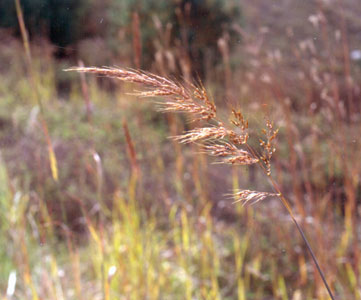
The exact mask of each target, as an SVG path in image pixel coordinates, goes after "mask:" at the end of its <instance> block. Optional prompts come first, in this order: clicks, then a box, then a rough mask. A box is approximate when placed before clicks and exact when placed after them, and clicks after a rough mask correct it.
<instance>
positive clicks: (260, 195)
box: [232, 190, 278, 205]
mask: <svg viewBox="0 0 361 300" xmlns="http://www.w3.org/2000/svg"><path fill="white" fill-rule="evenodd" d="M232 196H234V197H235V199H236V200H235V201H234V202H233V203H237V202H242V205H246V204H251V205H252V204H255V203H257V202H259V201H262V200H264V199H266V198H267V197H274V196H278V195H277V194H272V193H266V192H257V191H250V190H240V191H237V192H236V193H235V194H234V195H232Z"/></svg>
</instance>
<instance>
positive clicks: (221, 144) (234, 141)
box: [65, 67, 334, 299]
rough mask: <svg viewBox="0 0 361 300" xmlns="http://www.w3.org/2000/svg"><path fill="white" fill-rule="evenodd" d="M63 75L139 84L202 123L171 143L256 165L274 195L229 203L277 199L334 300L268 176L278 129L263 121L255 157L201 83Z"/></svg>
mask: <svg viewBox="0 0 361 300" xmlns="http://www.w3.org/2000/svg"><path fill="white" fill-rule="evenodd" d="M65 71H77V72H85V73H93V74H96V75H100V76H105V77H110V78H115V79H118V80H121V81H124V82H130V83H137V84H140V85H142V86H144V87H145V90H143V91H140V92H136V95H138V96H139V97H143V98H148V97H156V98H163V99H164V101H158V102H156V103H157V104H158V105H159V106H160V111H163V112H182V113H187V114H188V115H189V116H190V118H191V120H192V121H203V123H202V122H197V124H204V126H200V127H196V128H194V129H192V130H189V131H188V132H185V133H184V134H182V135H180V136H176V137H174V139H175V140H177V141H179V142H180V143H197V144H201V145H202V147H203V150H204V151H205V152H206V153H208V154H209V155H211V156H214V157H216V158H218V159H220V162H221V163H227V164H233V165H241V166H244V165H251V164H258V165H259V166H260V167H261V168H262V170H263V171H264V173H265V175H266V176H267V178H268V179H269V182H270V183H271V185H272V188H273V190H274V192H273V193H267V192H258V191H249V190H241V191H236V192H235V193H234V194H233V199H235V202H242V203H243V204H254V203H256V202H259V201H262V200H264V199H266V198H267V197H278V198H279V199H280V200H281V202H282V204H283V205H284V206H285V208H286V209H287V212H288V213H289V215H290V216H291V218H292V220H293V222H294V223H295V225H296V227H297V229H298V231H299V233H300V234H301V237H302V239H303V240H304V242H305V244H306V246H307V248H308V250H309V252H310V254H311V256H312V259H313V261H314V263H315V265H316V267H317V270H318V272H319V274H320V276H321V278H322V280H323V283H324V285H325V287H326V289H327V291H328V293H329V296H330V297H331V299H334V296H333V294H332V291H331V289H330V287H329V285H328V283H327V281H326V278H325V276H324V274H323V272H322V270H321V268H320V266H319V263H318V260H317V258H316V257H315V255H314V253H313V251H312V249H311V246H310V244H309V242H308V240H307V238H306V236H305V234H304V232H303V230H302V228H301V227H300V225H299V224H298V222H297V220H296V218H295V216H294V214H293V210H292V208H291V205H290V203H289V201H288V200H287V199H286V198H285V197H284V195H283V194H282V192H281V190H280V188H279V186H278V184H277V183H276V182H275V180H274V179H273V178H272V176H271V158H272V155H273V154H274V152H275V147H274V145H273V142H274V140H275V138H276V136H277V132H278V129H274V126H273V123H272V122H270V121H267V123H266V128H265V129H264V130H263V134H264V136H265V137H264V139H260V140H259V142H260V145H261V148H262V151H261V154H258V152H257V151H256V150H255V149H254V148H252V147H251V146H250V145H249V143H248V139H249V133H248V122H247V120H245V119H244V117H243V115H242V113H241V112H239V111H236V110H232V118H231V121H230V124H227V125H226V124H225V123H224V122H223V121H221V120H220V118H218V116H217V108H216V105H215V104H214V102H213V101H212V100H211V98H210V97H209V95H208V93H207V91H206V89H205V88H204V86H203V85H202V84H201V83H198V84H183V83H180V82H178V81H176V80H171V79H168V78H165V77H162V76H158V75H155V74H152V73H149V72H144V71H140V70H133V69H119V68H97V67H90V68H84V67H74V68H70V69H67V70H65ZM232 125H233V126H232Z"/></svg>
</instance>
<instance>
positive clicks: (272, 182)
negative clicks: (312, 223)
mask: <svg viewBox="0 0 361 300" xmlns="http://www.w3.org/2000/svg"><path fill="white" fill-rule="evenodd" d="M246 146H247V148H248V150H249V151H250V152H251V153H252V155H254V156H256V157H259V156H258V155H257V154H256V153H255V150H254V149H253V148H252V147H251V146H250V145H248V144H246ZM259 166H261V168H262V170H263V171H264V172H265V174H266V175H267V170H266V169H265V167H264V166H263V164H262V162H261V160H260V161H259ZM267 176H268V178H269V179H270V181H271V185H272V187H273V189H274V190H275V191H276V192H277V194H278V198H279V199H280V200H281V202H282V204H283V206H284V207H285V208H286V209H287V212H288V214H289V215H290V216H291V219H292V221H293V223H295V225H296V227H297V230H298V232H299V233H300V235H301V237H302V239H303V241H304V242H305V244H306V247H307V250H308V251H309V252H310V254H311V257H312V260H313V262H314V263H315V265H316V268H317V271H318V273H319V274H320V276H321V278H322V281H323V284H324V285H325V287H326V289H327V292H328V294H329V296H330V298H331V299H332V300H335V297H334V296H333V293H332V291H331V289H330V286H329V285H328V283H327V280H326V277H325V274H324V273H323V271H322V270H321V267H320V264H319V262H318V260H317V258H316V255H315V254H314V252H313V250H312V248H311V245H310V243H309V241H308V239H307V237H306V235H305V233H304V231H303V230H302V228H301V226H300V224H299V223H298V222H297V220H296V218H295V216H294V214H293V212H292V208H291V205H290V203H289V201H288V200H287V199H286V198H285V197H284V196H283V194H282V192H281V190H280V188H279V187H278V184H277V183H276V181H275V180H274V179H273V178H272V177H271V176H270V175H267Z"/></svg>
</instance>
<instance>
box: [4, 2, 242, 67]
mask: <svg viewBox="0 0 361 300" xmlns="http://www.w3.org/2000/svg"><path fill="white" fill-rule="evenodd" d="M21 5H22V8H23V13H24V19H25V24H26V28H27V30H28V31H29V32H30V36H31V37H34V36H41V37H45V38H47V39H49V40H50V41H51V42H52V43H53V44H54V45H56V46H59V47H58V50H57V52H58V54H62V55H65V54H67V53H66V51H65V49H63V48H62V47H66V46H69V45H72V47H74V46H75V45H77V44H79V42H80V44H82V43H83V42H84V41H86V40H88V39H89V38H91V39H92V41H93V40H94V39H96V38H100V39H101V40H103V41H105V43H106V45H105V47H103V48H106V49H107V50H104V51H98V55H100V56H102V55H103V56H104V57H105V56H107V55H108V53H111V54H112V55H113V56H118V57H119V56H126V55H128V56H129V55H130V54H131V51H132V47H131V44H132V38H133V32H132V14H133V13H134V12H137V13H138V15H139V19H140V32H141V42H142V46H143V51H142V52H143V53H144V55H143V64H144V66H149V65H150V64H151V62H152V61H153V59H154V53H155V48H156V47H155V41H156V39H157V38H159V34H160V33H159V28H157V24H158V25H159V24H161V26H166V25H167V24H171V25H172V27H173V28H172V30H171V44H172V45H174V44H175V43H177V44H182V45H183V46H184V47H185V50H186V52H187V53H188V56H189V57H190V59H191V60H193V61H195V62H196V63H197V65H198V68H197V69H198V70H197V71H201V67H200V66H201V65H202V63H203V60H204V56H205V55H206V51H208V54H209V55H210V57H211V58H213V59H211V60H213V62H214V61H215V57H217V55H216V53H215V52H216V51H217V40H218V39H219V38H220V37H221V36H222V34H223V33H224V32H225V31H229V30H230V29H231V27H232V25H233V24H239V23H240V21H241V10H240V7H239V4H238V3H236V2H235V1H219V0H181V1H180V0H170V1H158V0H136V1H134V0H112V1H106V2H105V1H99V0H80V1H71V0H63V1H55V0H23V1H21ZM157 22H158V23H157ZM214 24H217V26H214ZM0 27H6V28H12V29H15V30H17V31H18V24H17V18H16V11H15V5H14V1H13V0H3V1H1V3H0ZM85 45H87V43H86V42H85ZM86 48H88V47H87V46H86Z"/></svg>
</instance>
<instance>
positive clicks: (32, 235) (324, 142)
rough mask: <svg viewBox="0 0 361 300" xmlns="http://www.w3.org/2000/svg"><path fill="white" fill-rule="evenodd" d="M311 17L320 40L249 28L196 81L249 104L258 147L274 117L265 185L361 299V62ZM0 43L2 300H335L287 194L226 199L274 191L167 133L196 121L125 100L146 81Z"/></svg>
mask: <svg viewBox="0 0 361 300" xmlns="http://www.w3.org/2000/svg"><path fill="white" fill-rule="evenodd" d="M257 3H258V2H257ZM347 3H349V2H347ZM258 4H259V6H257V5H251V4H249V10H246V13H248V14H249V18H251V17H252V16H253V17H254V16H256V15H257V14H258V15H259V14H260V11H262V7H263V6H262V5H261V3H258ZM265 5H266V6H267V4H265ZM273 9H275V10H276V11H275V12H272V13H270V14H269V20H268V19H265V20H264V22H265V24H266V23H267V22H269V24H274V23H275V22H274V21H272V16H274V15H276V16H277V15H278V14H279V11H278V10H277V9H276V8H273ZM300 9H301V8H300ZM317 12H319V13H324V14H325V15H326V16H327V17H330V18H331V19H332V18H333V17H335V15H336V14H337V10H331V9H330V8H329V7H326V8H325V7H322V6H320V7H318V11H317ZM336 16H337V15H336ZM344 16H346V17H345V18H346V19H345V22H346V23H347V24H351V25H353V28H356V29H357V28H361V27H358V26H359V25H360V24H359V23H358V21H357V20H354V19H353V14H352V13H350V14H344ZM315 18H316V19H315ZM317 18H318V17H317V15H315V16H314V18H311V21H312V22H311V21H310V22H309V24H308V25H307V26H305V27H304V28H307V30H309V32H313V33H314V34H315V35H317V40H315V39H313V38H305V39H303V38H302V34H301V33H299V32H298V33H297V28H299V27H297V24H298V23H296V24H289V26H290V28H288V27H287V26H285V27H284V31H285V32H284V35H285V36H283V37H282V38H280V32H279V31H280V29H279V28H276V29H275V28H270V27H265V26H266V25H264V26H259V24H256V23H257V22H250V25H249V26H250V27H249V28H246V29H245V31H243V30H242V31H241V32H239V34H240V35H241V36H242V40H243V42H242V45H240V46H239V48H237V49H234V50H233V52H231V53H230V52H229V51H228V46H227V45H228V44H227V43H228V41H229V40H228V39H227V35H225V36H224V37H223V38H222V39H220V41H219V43H218V47H219V50H220V54H221V57H222V61H223V62H222V64H221V65H220V66H217V67H215V69H214V70H208V69H207V72H208V73H206V78H205V79H204V80H203V83H204V86H205V89H206V90H207V91H208V92H209V93H210V94H211V95H212V96H213V98H214V102H215V103H216V105H217V107H218V111H217V115H220V116H221V117H222V118H223V119H224V120H226V121H229V120H231V117H230V115H231V114H230V109H231V108H235V109H240V110H241V112H242V113H243V115H244V117H245V118H246V119H247V120H248V121H249V130H248V133H249V135H250V140H249V144H250V146H251V147H252V148H253V149H255V151H257V152H262V147H261V146H260V145H259V139H258V138H262V129H263V128H266V121H267V120H268V119H270V120H273V122H274V126H275V127H277V128H279V132H278V135H277V138H276V143H275V145H276V146H275V147H276V149H277V151H276V152H275V153H274V155H273V157H272V164H271V170H272V176H273V178H274V179H275V180H276V182H277V183H278V186H279V187H280V189H281V190H282V192H283V194H284V195H285V197H286V198H287V199H288V200H289V201H290V203H291V206H292V209H293V212H294V215H295V218H296V220H297V221H298V222H299V223H300V224H301V226H302V228H303V229H304V231H305V233H306V236H307V238H308V239H309V241H310V244H311V246H312V248H313V250H314V252H315V255H316V257H317V258H318V260H319V263H320V265H321V268H322V269H323V271H324V273H325V276H326V278H327V281H328V283H329V284H330V286H331V289H332V290H333V292H334V294H335V296H336V299H361V288H360V286H361V276H360V272H361V257H360V247H361V245H360V230H361V223H360V214H361V210H360V204H361V202H360V201H361V200H360V199H361V185H360V179H361V178H360V174H361V163H360V155H361V151H360V146H361V145H360V138H359V135H360V132H361V104H360V103H361V101H360V98H361V95H360V83H361V63H360V61H353V60H351V59H350V57H349V52H350V51H352V50H353V49H356V48H357V47H359V46H360V45H358V44H357V43H356V42H355V40H354V39H351V38H350V40H351V41H350V42H349V41H348V39H347V36H345V32H344V31H342V26H341V29H340V30H339V32H338V33H337V34H334V31H333V30H334V27H333V25H332V24H333V23H331V22H330V23H327V22H323V21H322V19H319V20H318V19H317ZM293 20H296V21H297V18H293ZM317 20H318V21H317ZM296 21H295V22H296ZM315 22H316V23H317V22H318V25H317V27H315V25H312V24H315ZM277 24H278V25H280V26H281V24H279V23H277ZM291 25H292V26H294V27H292V26H291ZM351 25H350V26H351ZM257 26H259V27H257ZM281 27H282V26H281ZM291 27H292V28H294V30H295V32H296V33H297V34H296V35H295V34H293V33H292V30H291V29H292V28H291ZM282 28H283V27H282ZM301 28H303V27H301ZM236 29H237V30H241V29H240V28H236ZM336 29H337V28H336ZM256 30H258V31H257V32H258V33H257V34H256ZM355 32H356V33H355ZM358 32H359V31H357V30H353V31H352V30H351V31H350V32H349V35H350V36H351V37H357V35H358ZM316 33H317V34H316ZM353 33H354V34H353ZM305 36H309V33H308V31H306V33H305ZM1 38H2V40H4V43H2V45H1V46H0V50H1V51H0V214H1V217H0V245H1V247H0V265H1V268H0V299H2V300H5V299H6V300H11V299H33V300H36V299H39V300H40V299H59V300H61V299H77V300H78V299H84V300H85V299H87V300H88V299H94V300H95V299H107V300H108V299H189V300H190V299H239V300H245V299H251V300H252V299H254V300H266V299H282V300H286V299H290V300H291V299H292V300H300V299H329V296H328V294H327V291H326V289H325V287H324V285H323V283H322V280H321V278H320V276H319V273H318V272H317V269H316V267H315V266H314V264H313V262H312V260H311V258H310V255H309V253H308V251H307V249H306V247H305V245H304V242H303V241H302V239H301V237H300V236H299V234H298V232H297V228H296V227H295V226H294V224H293V222H292V218H291V217H290V216H289V214H288V213H287V210H286V209H285V208H284V206H283V205H282V202H281V201H279V199H278V198H277V197H269V198H267V199H264V200H262V201H261V202H260V203H257V204H255V205H245V206H242V204H241V203H233V202H234V200H235V199H234V197H233V196H229V194H232V192H233V191H235V190H240V189H241V190H257V191H263V192H269V193H273V192H274V191H273V190H272V185H270V184H269V179H268V178H267V176H264V174H263V173H262V170H261V168H258V167H257V166H254V165H247V166H237V165H232V164H231V165H227V164H218V163H215V162H216V161H217V160H216V159H215V158H214V157H211V156H208V155H206V154H205V153H203V152H204V151H203V150H204V149H203V148H202V147H201V146H200V145H198V143H195V144H179V143H178V142H177V141H175V140H174V139H170V138H169V137H172V136H173V137H174V136H176V135H180V134H182V133H184V132H185V131H189V130H192V129H194V128H197V127H199V126H203V125H202V124H203V123H202V122H201V121H199V122H196V123H194V122H193V123H192V122H190V120H189V116H187V115H184V114H172V113H160V112H158V111H157V108H158V107H159V105H157V103H154V102H159V101H160V98H159V97H155V98H153V99H151V100H150V99H144V98H142V97H137V96H135V95H133V93H134V91H135V90H136V91H138V90H142V87H140V86H139V85H134V84H131V83H122V82H120V81H116V80H112V79H108V78H102V77H97V76H94V75H88V74H87V75H84V76H82V75H81V74H78V73H76V72H64V71H63V70H64V69H66V68H69V67H72V66H73V65H78V62H71V61H64V60H63V61H62V60H56V59H54V58H53V56H52V51H53V50H54V49H53V48H52V46H50V45H49V44H48V43H46V42H44V41H35V42H33V43H31V45H30V46H31V51H32V53H31V58H30V60H29V57H28V56H27V55H26V52H25V51H24V49H23V43H22V42H21V41H20V40H16V39H14V38H12V37H10V36H8V35H7V34H5V33H3V32H1ZM334 45H336V46H337V47H335V46H334ZM345 49H346V50H345ZM168 50H169V51H170V52H169V51H168ZM167 51H168V52H167ZM166 53H168V54H169V53H172V55H174V57H175V59H182V58H179V57H177V53H178V52H176V51H175V50H174V49H166V48H164V47H163V48H160V49H159V55H160V56H161V55H165V54H166ZM158 57H159V56H158ZM164 57H166V56H164ZM88 63H89V64H91V61H90V62H88ZM115 63H116V62H115ZM122 65H123V66H124V67H128V66H131V65H132V62H131V59H130V58H129V61H127V62H126V63H123V64H122ZM165 70H167V67H166V66H165V65H163V64H160V63H159V61H158V62H157V61H156V62H155V63H154V67H153V71H154V72H156V73H157V74H160V75H166V74H164V73H163V72H166V71H165ZM186 70H187V68H185V70H183V71H184V72H183V74H182V75H183V78H189V77H191V75H190V73H189V72H188V73H187V71H186ZM213 98H212V99H213ZM153 100H154V101H153Z"/></svg>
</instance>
